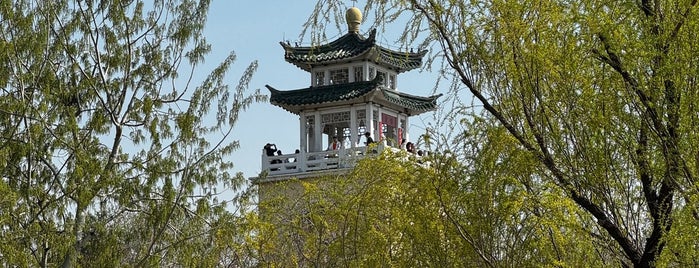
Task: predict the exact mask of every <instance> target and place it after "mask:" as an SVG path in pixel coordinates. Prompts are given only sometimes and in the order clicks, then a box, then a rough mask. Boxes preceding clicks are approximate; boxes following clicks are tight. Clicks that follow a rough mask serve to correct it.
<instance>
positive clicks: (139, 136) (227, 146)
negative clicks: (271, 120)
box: [0, 0, 265, 267]
mask: <svg viewBox="0 0 699 268" xmlns="http://www.w3.org/2000/svg"><path fill="white" fill-rule="evenodd" d="M208 8H209V1H192V0H181V1H175V0H156V1H140V0H137V1H116V0H115V1H3V2H2V4H0V17H2V20H0V36H1V37H0V51H1V53H0V62H2V69H3V72H1V73H2V74H1V75H0V86H1V87H2V92H1V93H0V99H1V100H0V122H2V123H0V159H3V160H2V161H0V196H2V197H0V206H1V207H0V238H1V239H2V241H3V243H2V244H1V245H0V265H2V266H41V267H47V266H59V265H61V266H63V267H71V266H87V267H95V266H170V265H172V264H175V263H177V264H181V265H185V266H194V265H195V264H197V265H202V266H214V265H215V264H218V263H219V262H220V261H237V262H238V263H245V262H246V261H248V260H244V258H238V259H235V258H234V257H235V253H236V252H237V251H236V250H238V249H236V248H235V245H234V244H232V243H235V242H236V241H239V240H241V239H245V237H244V236H243V235H240V234H241V233H242V232H238V231H236V228H238V225H237V224H235V223H236V221H239V220H240V219H239V216H240V215H244V214H246V210H247V208H246V207H245V206H240V207H238V209H240V211H237V214H233V213H232V212H229V211H228V210H227V208H228V202H221V201H220V200H218V193H219V192H218V190H217V187H221V186H223V187H227V188H232V189H233V190H237V189H239V187H241V185H242V183H243V181H244V180H243V178H242V174H237V175H236V174H233V173H232V172H231V169H232V166H233V165H232V163H231V162H229V161H226V160H225V159H224V158H225V156H226V155H228V154H230V153H231V152H233V151H234V150H235V149H236V148H237V147H238V143H237V142H235V141H230V138H231V137H230V133H231V130H232V128H233V125H234V124H235V123H236V120H237V118H238V115H239V113H240V112H242V111H243V110H245V108H246V107H248V105H250V104H251V103H253V102H256V101H263V100H264V99H265V97H264V96H262V95H260V93H259V91H255V92H254V93H252V94H248V93H246V92H245V91H246V90H247V88H248V83H249V82H250V79H251V77H252V74H253V73H254V71H255V69H256V67H257V64H256V63H254V62H253V63H252V64H250V65H249V66H248V68H247V70H246V71H245V73H244V74H243V75H242V78H241V79H240V82H239V83H238V85H237V86H236V87H235V89H234V90H230V89H229V87H228V85H227V84H226V82H225V74H226V72H227V71H228V69H229V67H230V66H231V64H232V63H233V61H234V60H235V54H233V53H231V54H230V55H229V56H228V57H227V58H226V59H225V60H223V62H221V63H220V64H219V65H218V66H217V67H216V68H215V69H213V70H212V71H211V73H209V74H208V75H207V76H205V78H204V79H203V80H202V81H201V83H196V80H197V79H196V78H195V70H197V69H198V68H199V67H200V64H201V63H202V62H203V60H204V57H205V56H206V55H207V53H208V52H209V51H210V50H211V47H210V46H209V45H208V44H207V43H206V40H205V39H204V38H202V36H201V34H202V30H203V27H204V25H205V22H206V14H207V11H208ZM212 104H213V105H215V106H214V111H212ZM231 201H235V200H231ZM243 234H244V233H243Z"/></svg>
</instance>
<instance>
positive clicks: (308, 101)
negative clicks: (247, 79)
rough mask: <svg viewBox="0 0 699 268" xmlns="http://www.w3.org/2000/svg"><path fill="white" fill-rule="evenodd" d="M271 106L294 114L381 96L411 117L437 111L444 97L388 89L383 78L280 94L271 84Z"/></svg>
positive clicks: (268, 87) (281, 92)
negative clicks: (316, 106) (309, 107)
mask: <svg viewBox="0 0 699 268" xmlns="http://www.w3.org/2000/svg"><path fill="white" fill-rule="evenodd" d="M266 87H267V89H269V91H270V94H271V96H270V99H269V101H270V103H272V104H274V105H276V106H279V107H282V108H284V109H286V110H288V111H290V112H292V113H296V114H297V113H298V112H299V111H300V110H303V109H304V106H308V105H316V104H323V103H333V102H340V101H351V100H354V99H357V98H360V97H362V96H367V95H370V94H371V93H378V94H379V95H381V96H382V97H383V99H385V100H386V101H387V102H389V103H392V104H394V105H397V106H399V107H402V108H404V109H408V110H409V112H408V113H410V114H419V113H423V112H427V111H431V110H434V109H435V108H437V98H439V97H440V96H442V94H439V95H434V96H430V97H420V96H414V95H410V94H406V93H402V92H398V91H395V90H393V89H390V88H386V87H384V86H383V85H382V82H381V81H380V79H379V78H375V79H374V80H372V81H361V82H353V83H346V84H337V85H327V86H318V87H308V88H302V89H296V90H288V91H280V90H277V89H275V88H273V87H271V86H269V85H267V86H266Z"/></svg>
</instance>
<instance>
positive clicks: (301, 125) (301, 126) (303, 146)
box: [299, 112, 308, 152]
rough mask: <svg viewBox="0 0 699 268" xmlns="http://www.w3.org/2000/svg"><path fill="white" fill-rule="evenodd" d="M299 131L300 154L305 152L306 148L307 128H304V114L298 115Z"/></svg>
mask: <svg viewBox="0 0 699 268" xmlns="http://www.w3.org/2000/svg"><path fill="white" fill-rule="evenodd" d="M299 129H300V130H301V133H300V134H301V136H300V137H299V145H300V146H299V150H301V151H302V152H305V151H306V149H307V148H306V147H307V146H308V128H306V113H304V112H300V113H299Z"/></svg>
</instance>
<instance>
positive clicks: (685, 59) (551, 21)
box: [308, 0, 699, 267]
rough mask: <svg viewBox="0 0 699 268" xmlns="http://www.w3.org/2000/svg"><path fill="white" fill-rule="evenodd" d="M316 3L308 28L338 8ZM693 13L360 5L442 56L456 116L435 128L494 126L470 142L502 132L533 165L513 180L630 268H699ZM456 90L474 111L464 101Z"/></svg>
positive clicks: (598, 7) (575, 4)
mask: <svg viewBox="0 0 699 268" xmlns="http://www.w3.org/2000/svg"><path fill="white" fill-rule="evenodd" d="M323 3H324V5H320V4H319V5H317V6H316V9H315V11H314V13H313V14H312V16H311V19H310V20H309V24H308V25H309V27H310V28H311V29H313V31H312V32H321V33H322V32H323V29H324V25H325V23H324V21H323V19H324V18H325V19H327V18H331V17H333V16H328V15H327V14H342V13H343V12H344V10H345V9H346V7H345V6H344V4H342V3H340V1H323ZM372 11H373V13H372ZM697 11H698V10H697V1H693V0H689V1H679V2H672V3H670V2H667V1H652V0H643V1H635V2H634V1H632V2H624V3H621V2H620V3H616V2H615V3H611V2H609V1H595V0H578V1H564V2H560V1H543V2H542V1H499V0H491V1H480V2H464V1H435V0H425V1H421V0H411V1H372V0H369V1H367V5H366V8H365V13H367V14H374V15H375V19H376V21H377V22H376V24H381V23H390V22H395V21H400V20H401V19H406V18H408V19H407V20H406V21H408V23H407V24H406V27H405V32H404V33H403V34H402V35H401V38H400V40H399V41H403V42H405V43H418V44H420V45H421V46H423V47H425V46H431V45H432V46H434V48H436V51H435V50H433V54H432V56H433V58H432V59H443V60H444V61H443V62H444V65H443V66H441V67H442V71H443V72H444V73H445V74H446V75H447V76H450V77H453V78H454V84H453V87H452V88H451V89H450V94H449V97H450V98H451V99H452V100H455V101H454V102H453V103H455V107H449V109H448V110H446V111H453V112H445V114H446V115H445V116H444V117H443V118H440V119H441V120H442V121H441V122H445V123H447V124H452V125H457V126H459V125H460V126H462V127H463V128H466V127H469V126H468V124H464V123H463V122H469V121H472V120H476V119H477V118H481V119H484V120H488V121H495V122H497V124H495V125H492V126H482V125H479V127H481V126H482V127H486V128H487V129H481V130H472V129H466V130H465V131H464V134H473V132H474V131H475V132H482V133H487V132H488V131H491V130H490V129H491V128H503V129H504V130H506V133H508V135H507V137H509V138H511V139H514V141H516V143H515V145H514V146H516V148H518V150H515V151H517V152H519V151H521V152H524V153H526V154H527V155H528V156H529V157H530V158H531V159H533V160H534V161H533V162H532V163H530V165H531V168H529V169H527V170H519V171H517V172H522V173H521V175H528V176H522V177H523V178H527V179H526V180H521V181H519V183H520V184H521V185H523V186H526V187H529V188H532V189H546V190H545V191H544V192H540V191H539V190H535V191H531V190H528V191H531V192H532V193H533V194H538V195H544V194H548V193H551V192H560V193H561V195H562V196H563V197H565V198H566V200H568V201H570V202H572V203H574V204H576V205H577V207H578V208H580V209H581V210H582V211H584V212H585V216H584V217H583V221H584V222H585V225H583V227H584V228H585V230H586V231H587V232H589V235H588V236H587V239H588V240H589V241H596V242H595V243H599V244H605V243H606V242H613V245H614V246H613V247H612V248H611V249H610V251H609V254H611V255H604V256H603V255H600V256H599V259H600V260H603V261H604V260H605V258H607V257H611V258H615V259H616V260H617V261H618V262H619V263H620V264H621V265H623V266H635V267H651V266H657V265H669V264H673V265H680V266H686V265H695V264H696V263H695V262H694V261H693V259H694V257H695V256H696V254H697V251H696V248H697V244H696V241H699V240H697V239H696V237H695V236H694V235H693V234H695V233H696V232H694V230H695V229H696V226H697V224H696V222H697V220H699V214H698V213H697V209H698V208H697V202H696V198H697V194H698V193H699V191H697V186H698V184H697V181H696V179H695V178H696V176H697V175H698V174H697V173H698V172H699V160H698V159H699V156H698V155H699V149H698V148H699V143H698V142H697V141H698V139H697V136H696V135H697V134H696V133H698V132H697V119H698V118H697V114H699V113H698V111H697V106H696V105H694V99H695V98H696V96H697V92H698V90H697V89H698V87H697V83H696V81H697V78H698V77H697V76H698V74H699V69H698V65H697V63H696V61H695V60H694V59H695V58H696V57H697V56H698V55H699V54H698V53H699V51H698V50H697V45H696V42H694V41H693V40H694V39H695V36H694V33H695V32H696V31H697V30H698V29H697V27H698V25H699V23H697V22H699V17H698V16H699V15H698V14H697ZM336 17H338V16H335V18H336ZM318 36H321V37H322V36H323V35H322V34H321V35H318ZM463 90H467V91H468V92H469V93H470V94H471V96H473V98H475V99H476V100H477V101H478V103H479V104H480V105H479V106H477V107H475V108H474V107H471V106H467V105H463V104H461V103H469V101H468V100H459V99H460V98H463V97H465V96H464V94H462V93H463V92H462V91H463ZM464 111H471V112H464ZM450 120H451V122H447V121H450ZM438 134H444V133H438ZM433 136H435V137H439V136H442V137H453V135H452V136H450V135H433ZM455 136H456V137H468V136H466V135H459V133H455ZM507 137H505V136H499V137H498V138H501V139H505V138H507ZM442 142H444V143H447V142H448V143H451V144H453V143H454V141H452V140H446V141H445V140H442ZM456 143H457V144H463V142H461V141H458V140H457V141H456ZM436 145H437V146H439V144H436ZM457 148H459V149H456V150H454V152H455V153H456V154H457V155H465V156H468V155H472V154H469V152H466V150H463V149H461V148H473V147H457ZM503 153H507V150H504V151H503ZM506 155H507V154H506ZM492 161H497V159H494V160H492ZM463 179H469V178H468V177H467V178H463ZM541 186H547V187H546V188H541ZM548 186H555V187H554V188H550V187H548ZM568 217H573V216H572V215H569V216H568ZM559 227H563V226H559ZM679 230H682V231H681V232H682V234H683V235H679V232H680V231H679ZM690 231H691V235H690V234H689V233H688V232H690ZM686 236H689V237H691V238H687V237H686ZM614 252H618V253H619V254H614Z"/></svg>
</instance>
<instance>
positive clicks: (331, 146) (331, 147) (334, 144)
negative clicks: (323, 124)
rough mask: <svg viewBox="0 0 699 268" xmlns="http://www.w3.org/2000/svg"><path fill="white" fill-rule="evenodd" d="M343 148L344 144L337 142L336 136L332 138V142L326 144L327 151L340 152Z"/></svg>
mask: <svg viewBox="0 0 699 268" xmlns="http://www.w3.org/2000/svg"><path fill="white" fill-rule="evenodd" d="M344 147H345V146H344V144H342V142H341V141H339V140H337V136H333V142H331V143H330V144H328V151H335V150H340V149H344Z"/></svg>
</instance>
